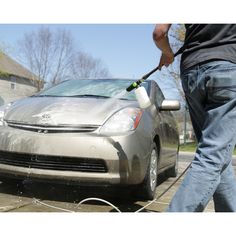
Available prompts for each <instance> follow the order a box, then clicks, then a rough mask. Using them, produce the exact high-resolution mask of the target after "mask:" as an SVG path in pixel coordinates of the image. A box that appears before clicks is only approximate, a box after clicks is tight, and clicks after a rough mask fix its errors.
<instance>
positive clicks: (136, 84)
mask: <svg viewBox="0 0 236 236" xmlns="http://www.w3.org/2000/svg"><path fill="white" fill-rule="evenodd" d="M159 69H160V67H159V66H158V67H156V68H155V69H153V70H152V71H150V72H149V73H147V74H146V75H144V76H143V77H142V78H141V79H139V80H137V81H136V82H133V83H132V84H131V85H130V86H129V87H128V88H126V91H127V92H130V91H132V90H133V89H137V88H138V87H139V85H140V84H141V83H142V82H143V81H144V80H146V79H147V78H148V77H149V76H150V75H151V74H153V73H154V72H156V71H157V70H159Z"/></svg>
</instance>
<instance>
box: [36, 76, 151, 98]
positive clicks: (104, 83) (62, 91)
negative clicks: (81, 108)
mask: <svg viewBox="0 0 236 236" xmlns="http://www.w3.org/2000/svg"><path fill="white" fill-rule="evenodd" d="M133 82H134V81H133V80H118V79H106V80H103V79H97V80H91V79H87V80H86V79H80V80H68V81H65V82H62V83H60V84H58V85H56V86H54V87H52V88H49V89H47V90H44V91H42V92H40V93H38V94H37V95H36V96H40V97H47V96H48V97H94V98H111V97H118V98H120V99H127V100H136V98H135V93H134V90H133V91H131V92H127V93H124V91H125V89H126V88H127V87H128V86H129V85H130V84H131V83H133ZM142 86H144V87H145V88H146V90H147V91H148V83H147V82H144V83H142ZM119 94H122V96H121V97H120V96H119Z"/></svg>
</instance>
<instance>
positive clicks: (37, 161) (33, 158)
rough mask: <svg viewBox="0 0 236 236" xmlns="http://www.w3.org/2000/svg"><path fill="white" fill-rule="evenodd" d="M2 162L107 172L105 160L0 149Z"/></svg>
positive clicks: (68, 169) (32, 166)
mask: <svg viewBox="0 0 236 236" xmlns="http://www.w3.org/2000/svg"><path fill="white" fill-rule="evenodd" d="M0 163H1V164H6V165H12V166H20V167H27V168H36V169H46V170H62V171H82V172H97V173H106V172H107V167H106V164H105V161H104V160H101V159H89V158H78V157H65V156H46V155H35V154H25V153H16V152H5V151H0Z"/></svg>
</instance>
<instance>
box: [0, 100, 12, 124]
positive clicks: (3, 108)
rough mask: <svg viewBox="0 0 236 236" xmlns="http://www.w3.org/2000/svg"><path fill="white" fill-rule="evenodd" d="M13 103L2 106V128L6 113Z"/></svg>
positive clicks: (0, 110) (0, 117) (0, 112)
mask: <svg viewBox="0 0 236 236" xmlns="http://www.w3.org/2000/svg"><path fill="white" fill-rule="evenodd" d="M11 104H12V103H8V104H6V105H3V106H0V126H3V119H4V116H5V113H6V111H7V110H8V109H9V107H10V106H11Z"/></svg>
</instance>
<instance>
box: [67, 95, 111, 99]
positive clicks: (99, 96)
mask: <svg viewBox="0 0 236 236" xmlns="http://www.w3.org/2000/svg"><path fill="white" fill-rule="evenodd" d="M66 97H78V98H83V97H94V98H111V97H109V96H103V95H95V94H79V95H71V96H66Z"/></svg>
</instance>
